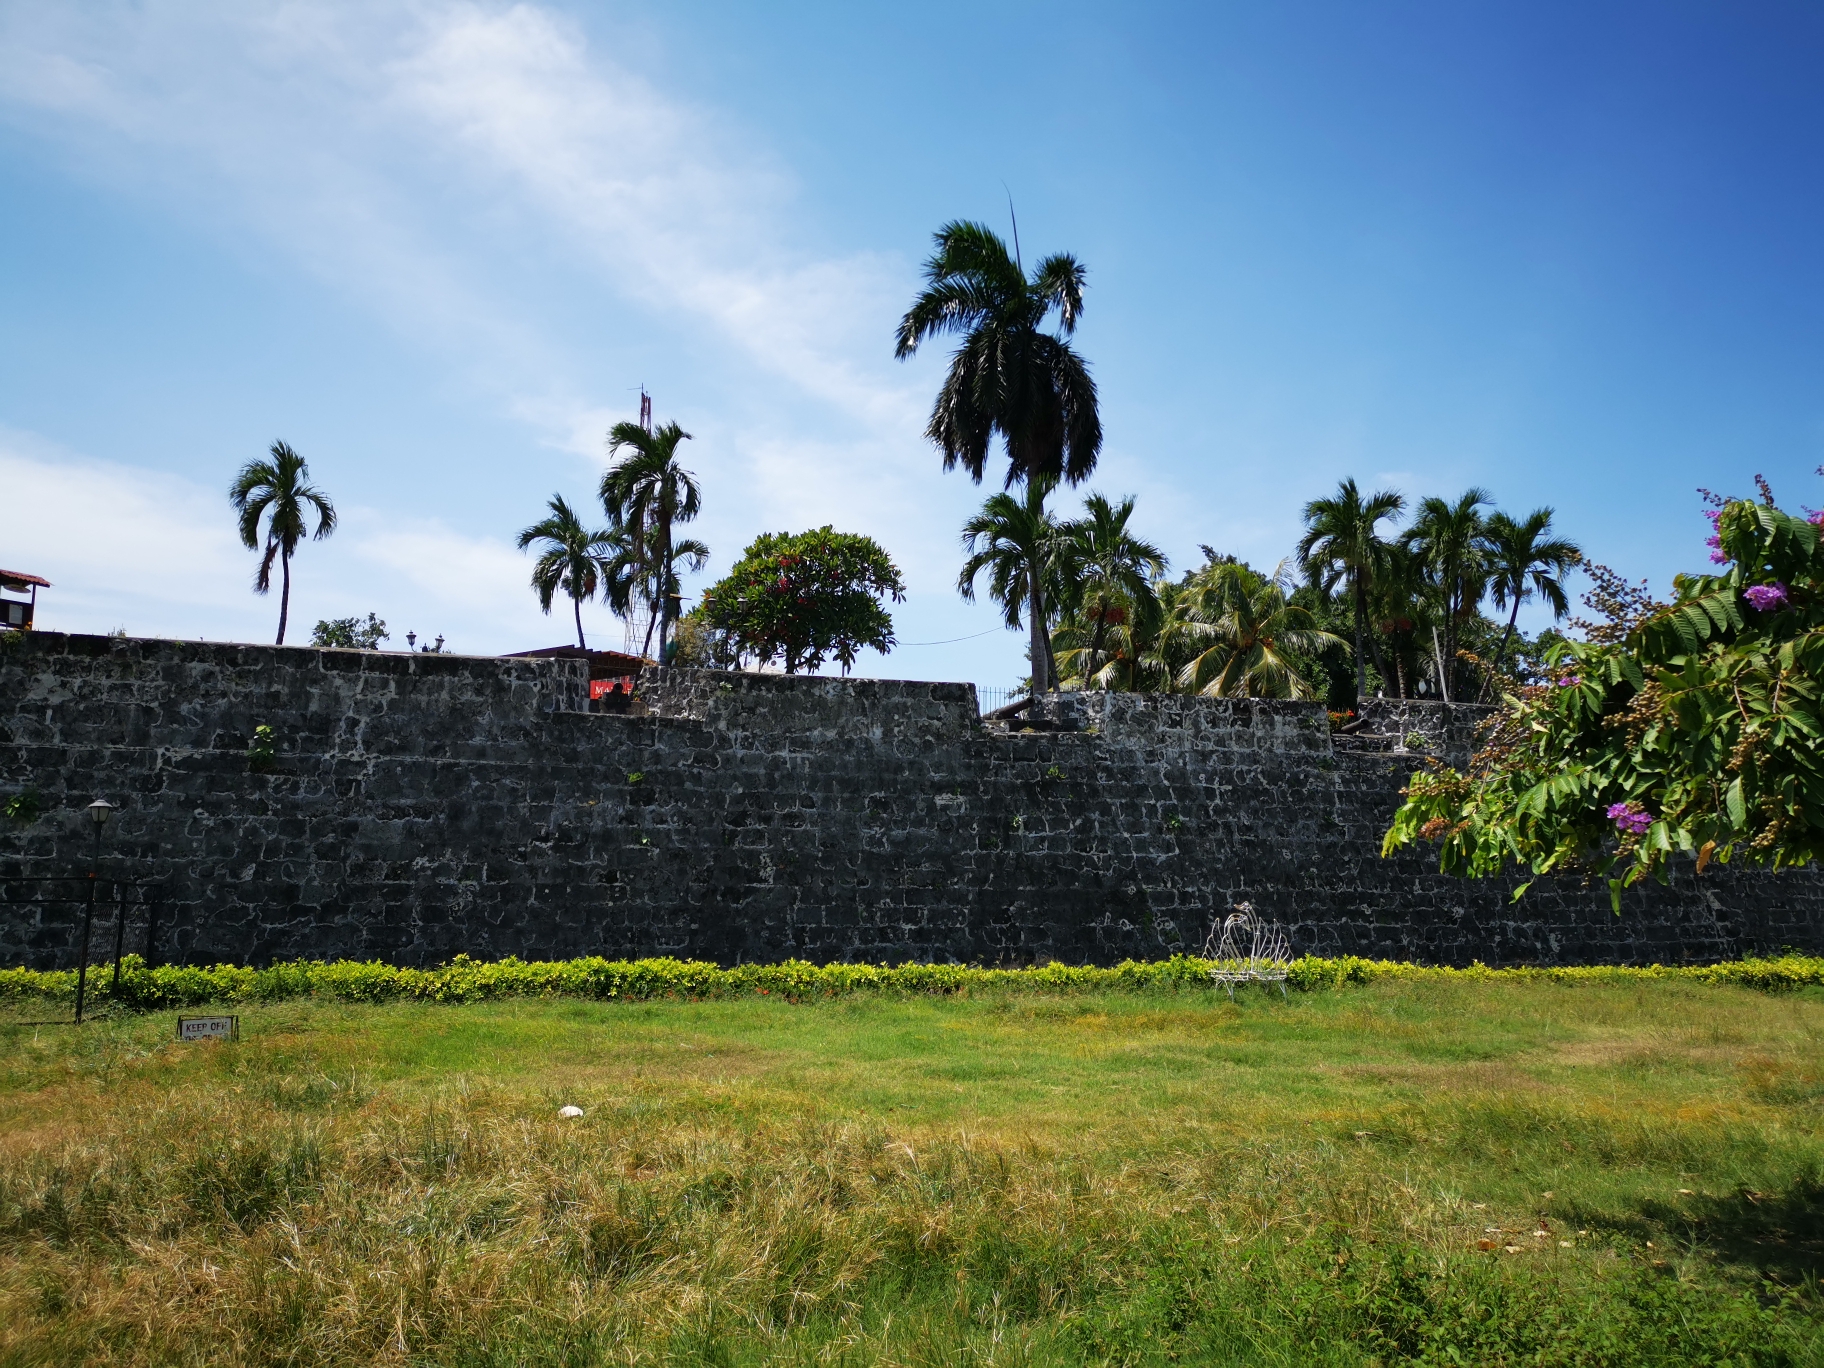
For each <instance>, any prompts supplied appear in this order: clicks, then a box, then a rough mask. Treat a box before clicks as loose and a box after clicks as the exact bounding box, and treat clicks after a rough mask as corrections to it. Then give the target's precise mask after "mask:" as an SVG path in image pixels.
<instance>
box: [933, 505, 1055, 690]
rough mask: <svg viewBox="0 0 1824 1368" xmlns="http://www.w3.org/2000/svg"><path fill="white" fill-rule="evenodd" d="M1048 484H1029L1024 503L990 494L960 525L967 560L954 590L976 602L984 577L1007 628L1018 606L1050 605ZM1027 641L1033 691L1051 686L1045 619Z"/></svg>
mask: <svg viewBox="0 0 1824 1368" xmlns="http://www.w3.org/2000/svg"><path fill="white" fill-rule="evenodd" d="M1051 486H1052V482H1051V481H1050V480H1047V479H1045V478H1044V477H1040V478H1038V479H1035V480H1029V481H1027V484H1026V493H1025V497H1024V498H1023V499H1016V498H1015V497H1014V496H1013V495H1011V494H1008V493H1005V492H1003V493H1000V494H991V495H989V497H988V499H987V501H986V502H984V503H983V504H982V507H981V511H980V512H978V513H976V514H975V515H974V516H973V517H972V518H970V519H969V521H968V522H966V523H964V524H963V536H962V543H963V550H964V552H965V553H966V554H967V556H968V559H967V560H965V561H964V562H963V568H962V571H961V573H959V574H958V575H957V577H956V592H957V593H959V594H961V595H962V596H963V600H964V601H965V602H967V603H973V602H975V581H976V579H977V577H978V576H980V575H981V574H982V572H983V571H987V573H988V597H989V599H990V600H992V601H993V602H994V603H997V604H999V605H1000V608H1001V613H1002V620H1003V621H1004V622H1006V624H1007V625H1008V626H1009V627H1012V628H1017V627H1019V625H1020V614H1021V610H1022V608H1024V609H1027V610H1028V611H1030V610H1031V609H1032V608H1033V607H1034V606H1037V607H1038V608H1039V609H1040V611H1043V606H1044V605H1045V604H1046V603H1047V602H1048V601H1050V599H1051V595H1050V594H1049V593H1048V592H1047V590H1046V585H1045V581H1046V578H1047V577H1048V576H1050V575H1052V574H1053V571H1054V567H1055V564H1056V552H1057V544H1058V524H1057V519H1055V518H1053V517H1052V516H1051V515H1050V514H1049V513H1047V512H1046V511H1045V496H1046V494H1047V493H1049V492H1050V490H1051ZM1031 625H1032V631H1031V632H1030V634H1029V635H1030V638H1031V651H1032V678H1033V681H1034V688H1035V689H1037V690H1041V691H1042V690H1043V689H1044V688H1045V687H1047V686H1048V683H1049V682H1055V679H1056V676H1057V666H1056V662H1055V661H1054V660H1053V658H1052V655H1051V638H1050V634H1049V633H1048V632H1047V631H1046V626H1047V624H1046V623H1045V621H1044V620H1043V619H1035V620H1034V621H1033V623H1032V624H1031Z"/></svg>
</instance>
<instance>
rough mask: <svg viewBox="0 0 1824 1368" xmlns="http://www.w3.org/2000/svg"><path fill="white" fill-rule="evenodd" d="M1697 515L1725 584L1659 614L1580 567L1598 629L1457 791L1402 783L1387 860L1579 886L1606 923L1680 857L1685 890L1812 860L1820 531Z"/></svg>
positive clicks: (1524, 695) (1820, 726) (1496, 732)
mask: <svg viewBox="0 0 1824 1368" xmlns="http://www.w3.org/2000/svg"><path fill="white" fill-rule="evenodd" d="M1712 516H1714V517H1715V519H1716V524H1717V526H1716V536H1715V538H1714V539H1713V540H1714V542H1715V544H1716V547H1717V552H1716V555H1717V558H1719V559H1720V561H1721V562H1722V563H1723V564H1725V565H1727V567H1728V569H1727V570H1726V571H1724V572H1723V573H1721V574H1717V575H1680V576H1678V577H1677V578H1676V580H1675V581H1674V584H1675V586H1676V597H1675V599H1674V601H1673V602H1672V603H1670V604H1658V603H1653V602H1652V601H1651V600H1650V599H1648V598H1647V596H1646V595H1645V593H1644V592H1643V591H1640V590H1635V589H1634V588H1632V587H1631V586H1628V585H1626V584H1625V583H1624V582H1622V581H1621V580H1620V578H1619V576H1615V575H1614V574H1613V573H1612V572H1610V571H1607V570H1605V569H1604V568H1603V567H1601V566H1592V567H1590V575H1591V578H1592V580H1593V581H1594V582H1595V585H1596V588H1595V590H1594V591H1593V592H1592V593H1591V594H1590V595H1587V596H1586V602H1589V603H1591V605H1592V606H1594V607H1597V608H1598V609H1599V610H1600V611H1602V612H1603V613H1604V615H1605V616H1606V617H1607V618H1608V619H1609V621H1608V622H1607V623H1606V624H1600V625H1598V624H1581V625H1583V626H1585V628H1586V630H1587V631H1588V636H1589V639H1588V640H1585V641H1570V640H1561V641H1559V642H1558V643H1557V644H1556V645H1555V647H1554V648H1553V653H1552V659H1553V663H1554V667H1555V670H1556V671H1557V678H1556V679H1555V680H1552V681H1551V682H1550V683H1548V684H1546V685H1544V686H1539V687H1532V688H1526V689H1522V690H1521V691H1520V693H1519V694H1518V695H1517V696H1511V697H1509V698H1508V699H1507V700H1506V703H1505V705H1504V707H1503V710H1502V712H1501V713H1500V714H1499V715H1498V718H1497V721H1496V723H1495V725H1494V726H1493V728H1492V730H1491V731H1490V732H1489V733H1488V734H1487V735H1486V736H1485V738H1484V745H1483V748H1482V750H1481V751H1480V752H1479V753H1478V754H1477V756H1476V758H1475V760H1474V762H1473V763H1472V765H1471V767H1470V769H1469V771H1468V773H1466V774H1459V773H1457V772H1456V771H1455V770H1451V769H1447V768H1441V767H1440V768H1434V769H1429V770H1426V771H1424V772H1421V773H1419V774H1415V775H1414V776H1413V778H1412V782H1411V784H1410V786H1409V788H1408V790H1407V800H1406V802H1405V804H1404V805H1403V806H1402V807H1401V808H1400V810H1399V812H1398V813H1397V814H1396V815H1395V818H1394V822H1393V825H1392V828H1391V829H1390V830H1389V831H1388V833H1387V838H1386V841H1385V843H1384V845H1385V849H1386V850H1387V851H1393V850H1395V849H1398V848H1400V847H1402V846H1405V845H1409V844H1411V843H1413V842H1415V841H1420V840H1429V841H1435V842H1437V843H1438V845H1439V850H1440V862H1441V865H1442V867H1443V869H1444V870H1445V871H1446V872H1454V873H1462V874H1470V875H1488V874H1495V873H1498V872H1500V871H1501V870H1502V869H1503V868H1504V867H1505V866H1506V865H1507V864H1508V862H1509V861H1513V862H1515V863H1517V864H1519V865H1522V866H1525V867H1527V868H1530V869H1531V870H1532V871H1533V872H1534V873H1536V874H1545V873H1549V872H1551V871H1554V870H1560V869H1583V870H1585V871H1588V872H1589V873H1591V874H1594V875H1596V876H1600V877H1604V878H1607V879H1608V882H1609V888H1610V892H1611V895H1612V896H1613V897H1614V899H1615V906H1616V908H1617V910H1619V908H1620V898H1621V891H1622V889H1624V888H1625V887H1627V886H1629V885H1632V884H1635V883H1638V882H1639V881H1641V880H1642V879H1645V878H1648V877H1654V878H1658V879H1661V880H1662V881H1663V880H1664V879H1665V878H1667V876H1668V867H1669V864H1670V862H1671V860H1672V859H1673V858H1674V857H1676V856H1679V855H1689V856H1693V857H1695V862H1696V868H1697V871H1698V872H1699V873H1700V874H1701V873H1702V872H1703V871H1704V869H1705V868H1706V867H1707V866H1708V865H1709V864H1711V863H1712V862H1714V861H1727V860H1729V859H1731V858H1732V857H1738V856H1739V857H1741V858H1743V859H1746V860H1747V861H1749V862H1751V863H1756V864H1763V865H1770V866H1773V867H1774V868H1779V867H1781V866H1785V865H1803V864H1807V863H1810V862H1812V861H1815V860H1817V859H1818V858H1819V857H1820V856H1821V855H1824V706H1821V702H1820V700H1821V698H1824V546H1821V545H1820V540H1819V528H1818V527H1817V526H1816V525H1814V523H1812V522H1808V521H1806V520H1805V519H1802V518H1799V517H1796V516H1794V515H1792V514H1789V513H1785V512H1782V511H1781V510H1780V509H1779V508H1777V507H1775V506H1774V505H1773V503H1772V500H1771V497H1770V496H1768V497H1767V498H1766V500H1765V502H1763V503H1761V504H1755V503H1752V502H1748V501H1745V500H1733V501H1729V502H1727V503H1725V504H1724V506H1723V507H1721V508H1720V509H1718V510H1716V511H1715V512H1714V513H1713V515H1712ZM1814 516H1817V515H1814Z"/></svg>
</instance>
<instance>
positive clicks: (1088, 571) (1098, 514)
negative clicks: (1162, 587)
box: [1059, 494, 1165, 678]
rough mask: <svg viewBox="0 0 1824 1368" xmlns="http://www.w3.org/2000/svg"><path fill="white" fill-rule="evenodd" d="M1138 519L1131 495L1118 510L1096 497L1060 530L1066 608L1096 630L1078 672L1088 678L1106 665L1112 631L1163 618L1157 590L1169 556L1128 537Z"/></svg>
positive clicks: (1116, 506)
mask: <svg viewBox="0 0 1824 1368" xmlns="http://www.w3.org/2000/svg"><path fill="white" fill-rule="evenodd" d="M1133 515H1134V499H1133V496H1132V495H1131V494H1130V495H1129V496H1128V497H1127V498H1125V499H1123V500H1122V501H1121V502H1120V503H1118V504H1111V503H1110V502H1109V501H1108V500H1107V499H1106V498H1104V497H1103V496H1102V495H1100V494H1091V495H1090V496H1089V497H1088V498H1087V499H1085V500H1084V501H1083V516H1082V517H1081V518H1073V519H1072V520H1071V521H1069V522H1067V523H1065V524H1064V526H1063V527H1062V529H1060V530H1061V531H1062V533H1063V537H1062V539H1061V546H1060V555H1059V574H1060V577H1061V578H1062V579H1063V581H1064V594H1065V603H1064V606H1065V607H1066V608H1067V609H1068V610H1069V611H1070V612H1072V613H1073V614H1075V615H1076V616H1077V617H1078V618H1080V619H1082V620H1083V621H1085V622H1089V623H1091V624H1093V626H1092V627H1091V628H1090V639H1089V643H1088V646H1087V648H1086V649H1087V650H1088V653H1089V654H1088V657H1087V659H1085V660H1084V661H1083V662H1082V666H1081V668H1080V670H1079V673H1080V674H1082V675H1083V676H1084V677H1085V678H1087V677H1089V676H1092V675H1094V674H1095V673H1096V672H1097V671H1099V670H1100V669H1101V668H1102V666H1103V665H1104V664H1106V662H1105V661H1104V660H1103V659H1102V645H1103V638H1104V637H1105V636H1106V635H1107V629H1108V627H1109V626H1111V625H1116V624H1119V623H1126V622H1130V621H1131V622H1135V623H1140V622H1151V621H1154V620H1156V619H1157V618H1158V616H1159V596H1158V594H1157V593H1156V592H1155V590H1154V587H1153V585H1154V582H1155V581H1156V580H1158V579H1159V577H1160V576H1162V575H1164V574H1165V554H1164V552H1162V551H1160V549H1159V548H1158V547H1157V546H1154V545H1153V544H1152V543H1151V542H1149V541H1142V540H1141V539H1140V538H1139V537H1136V536H1135V535H1134V534H1133V533H1131V532H1130V531H1128V522H1129V521H1130V520H1131V519H1132V518H1133Z"/></svg>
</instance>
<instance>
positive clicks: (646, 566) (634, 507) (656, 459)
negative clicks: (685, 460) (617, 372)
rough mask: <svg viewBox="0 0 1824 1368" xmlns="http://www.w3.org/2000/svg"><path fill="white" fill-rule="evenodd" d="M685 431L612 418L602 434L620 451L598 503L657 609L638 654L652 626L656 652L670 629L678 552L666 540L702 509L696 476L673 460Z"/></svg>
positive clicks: (673, 426) (649, 641)
mask: <svg viewBox="0 0 1824 1368" xmlns="http://www.w3.org/2000/svg"><path fill="white" fill-rule="evenodd" d="M689 438H690V434H689V433H688V432H686V431H684V429H683V428H681V427H679V426H678V425H677V424H676V423H666V424H664V425H663V426H661V427H659V428H656V429H654V430H653V431H651V432H648V431H647V430H646V429H645V428H643V427H641V426H640V425H639V424H638V423H616V424H615V425H614V427H613V429H612V430H610V432H609V433H608V452H609V454H610V455H619V454H620V453H622V452H625V453H626V455H624V456H621V459H620V460H618V461H616V462H615V463H614V464H613V465H612V466H610V467H609V468H608V471H607V473H606V474H605V475H603V476H602V507H603V508H605V509H607V510H608V516H609V518H611V519H612V520H613V522H614V525H615V526H616V527H617V528H624V529H625V530H626V532H627V536H628V544H629V547H630V549H631V551H632V554H633V558H634V562H635V564H636V565H637V567H638V573H639V577H640V580H641V594H642V596H643V597H644V598H645V600H646V602H647V603H648V604H650V605H651V606H653V607H654V608H655V609H656V610H657V611H656V612H655V613H654V615H653V618H652V620H651V621H650V622H648V623H647V625H646V641H645V644H644V645H643V646H641V648H640V651H641V654H642V655H644V654H646V653H648V652H650V651H651V649H652V631H653V627H654V626H655V625H656V626H657V627H658V631H659V655H660V657H661V658H663V656H664V654H665V640H666V637H667V635H668V633H669V631H670V628H671V620H672V618H673V616H674V606H675V604H676V600H675V599H674V598H672V597H671V590H670V588H669V584H670V578H669V577H670V576H672V575H673V573H674V572H675V569H676V566H677V562H678V559H679V558H678V557H677V556H676V555H674V554H673V548H672V545H671V540H672V532H671V529H672V527H673V526H674V525H675V524H677V523H681V522H689V521H690V520H691V519H692V518H694V517H696V516H697V513H698V512H699V510H700V509H701V508H702V503H703V495H702V491H701V490H700V489H699V488H698V486H697V477H696V476H695V475H693V474H692V473H691V472H690V471H688V470H685V469H684V468H683V467H682V466H680V465H679V464H678V459H677V456H678V443H679V442H683V441H688V440H689Z"/></svg>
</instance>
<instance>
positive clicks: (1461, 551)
mask: <svg viewBox="0 0 1824 1368" xmlns="http://www.w3.org/2000/svg"><path fill="white" fill-rule="evenodd" d="M1492 503H1494V496H1493V495H1491V494H1490V493H1489V492H1488V491H1487V490H1486V489H1474V488H1472V489H1467V490H1465V491H1464V492H1463V494H1462V496H1461V497H1460V498H1458V499H1457V501H1456V502H1455V503H1451V502H1449V501H1448V500H1445V499H1440V498H1437V497H1436V496H1433V497H1431V498H1428V499H1425V500H1424V501H1423V502H1421V503H1420V504H1419V512H1418V516H1417V517H1415V518H1414V519H1413V521H1412V526H1411V527H1409V528H1408V529H1407V530H1406V534H1405V536H1404V537H1403V538H1402V539H1401V540H1402V541H1404V542H1405V544H1406V545H1407V546H1408V547H1409V548H1410V549H1411V550H1412V552H1413V554H1414V555H1415V556H1416V557H1417V558H1418V561H1419V563H1420V564H1421V565H1422V566H1423V567H1424V568H1425V570H1426V572H1427V575H1428V577H1429V578H1430V581H1431V584H1432V586H1433V588H1434V589H1435V590H1436V592H1437V595H1438V598H1439V601H1440V606H1441V607H1442V608H1443V617H1444V648H1443V657H1444V658H1443V660H1442V662H1441V663H1440V666H1439V668H1440V671H1441V674H1440V677H1439V679H1438V689H1439V691H1440V692H1441V693H1442V694H1443V695H1444V701H1445V702H1446V703H1448V702H1450V701H1451V700H1452V699H1454V698H1455V697H1456V695H1457V689H1456V687H1455V680H1456V675H1457V671H1458V666H1457V634H1458V630H1459V628H1460V627H1461V626H1462V624H1463V620H1464V619H1465V618H1467V617H1468V616H1469V615H1470V614H1471V613H1473V612H1475V611H1476V609H1477V608H1479V607H1480V606H1481V604H1482V595H1483V594H1484V593H1485V592H1486V590H1487V587H1488V574H1487V571H1486V569H1485V567H1484V564H1483V559H1482V544H1483V539H1482V513H1481V510H1482V509H1483V508H1484V507H1487V506H1488V505H1490V504H1492Z"/></svg>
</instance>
